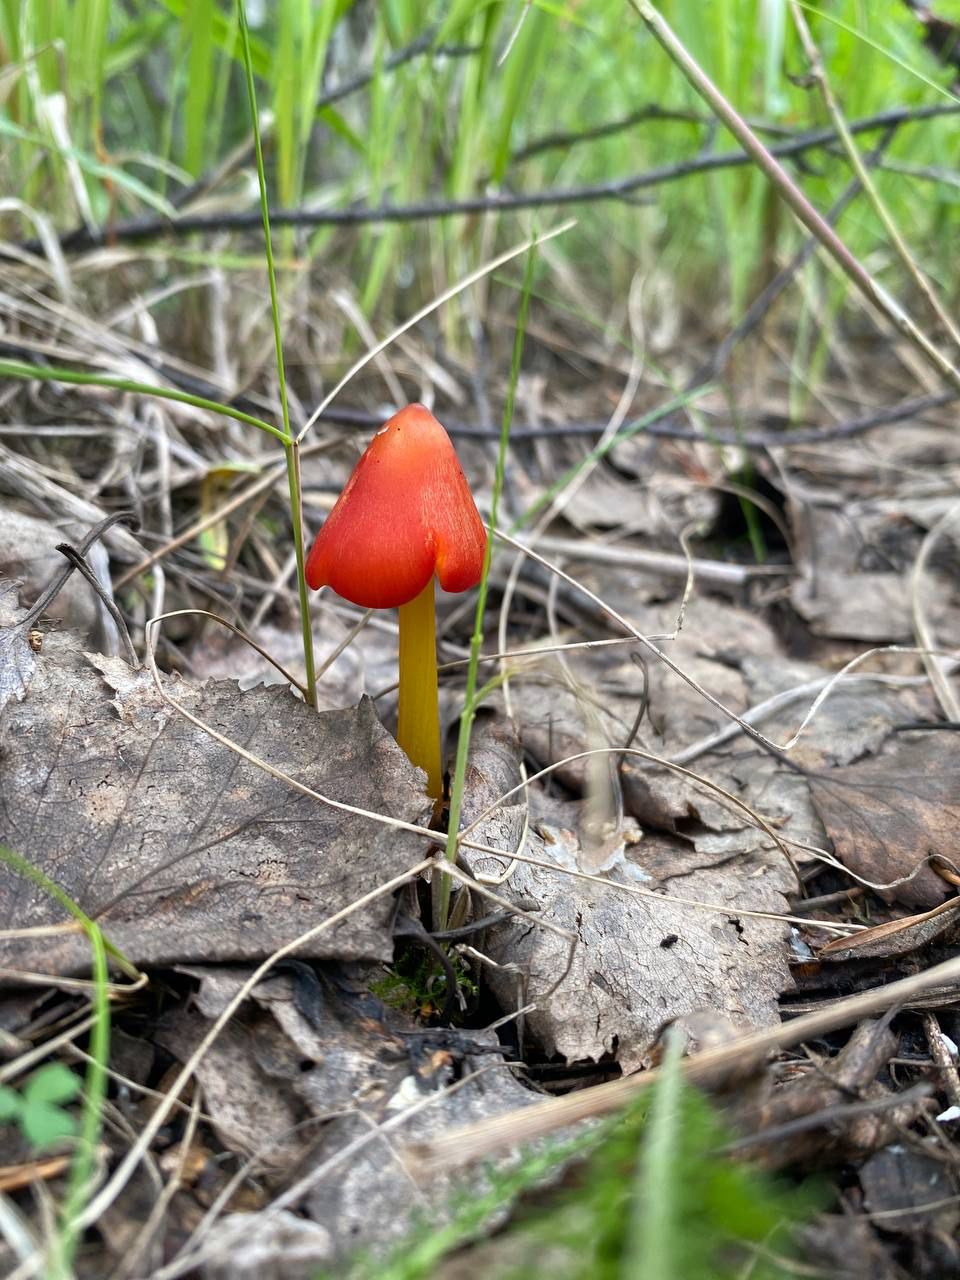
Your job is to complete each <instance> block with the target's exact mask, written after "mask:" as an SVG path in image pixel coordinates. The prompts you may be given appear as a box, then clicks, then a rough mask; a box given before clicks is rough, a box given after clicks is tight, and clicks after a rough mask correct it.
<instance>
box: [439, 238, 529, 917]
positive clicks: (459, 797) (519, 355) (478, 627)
mask: <svg viewBox="0 0 960 1280" xmlns="http://www.w3.org/2000/svg"><path fill="white" fill-rule="evenodd" d="M536 262H537V250H536V246H534V245H531V247H530V249H529V252H528V254H527V261H526V266H525V268H524V273H523V288H522V291H521V294H520V310H519V312H518V314H517V324H516V328H515V330H514V335H513V355H512V357H511V360H510V379H509V382H508V384H507V396H506V400H505V402H504V406H503V418H502V420H501V424H500V443H499V446H498V448H497V465H496V470H495V471H494V477H493V492H492V495H491V498H490V523H489V524H488V526H487V545H486V548H485V550H484V553H483V572H482V574H481V576H480V586H479V588H478V589H477V609H476V614H475V617H474V626H473V635H472V636H471V638H470V661H469V663H468V664H467V679H466V688H465V690H464V695H463V711H462V712H461V715H460V735H459V737H458V738H457V756H456V763H455V764H454V770H453V781H452V783H451V786H450V818H449V823H448V826H447V847H446V857H447V860H448V861H449V862H453V861H455V860H456V856H457V836H458V834H459V831H460V812H461V810H462V808H463V789H464V786H465V785H466V778H467V758H468V756H469V754H470V734H471V730H472V728H473V721H474V718H475V716H476V714H477V705H478V703H477V697H476V689H477V667H478V665H479V660H480V649H481V647H482V645H483V619H484V614H485V612H486V608H487V582H488V579H489V577H490V563H491V561H492V559H493V540H494V538H495V537H496V534H497V518H498V516H499V513H500V495H501V493H502V492H503V481H504V476H505V474H506V465H507V449H508V447H509V445H510V427H511V424H512V422H513V406H514V403H515V401H516V397H517V384H518V383H519V381H520V365H521V361H522V359H523V344H524V338H525V336H526V332H527V316H528V314H529V310H530V297H531V295H532V293H533V277H534V270H535V267H536ZM437 879H438V880H439V887H438V889H437V895H436V898H435V903H436V909H435V911H434V925H433V927H434V929H445V928H446V927H447V915H448V913H449V910H450V880H449V878H448V877H447V876H438V877H437Z"/></svg>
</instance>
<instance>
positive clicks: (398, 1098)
mask: <svg viewBox="0 0 960 1280" xmlns="http://www.w3.org/2000/svg"><path fill="white" fill-rule="evenodd" d="M293 968H294V972H292V973H280V974H277V975H275V976H271V977H269V978H268V979H267V980H266V981H264V982H262V983H260V984H259V985H258V986H257V987H256V988H255V989H254V992H253V995H252V997H251V998H250V999H249V1000H247V1001H246V1002H245V1003H244V1005H243V1006H242V1008H241V1010H240V1011H239V1013H238V1014H237V1015H236V1016H235V1018H234V1020H233V1022H232V1023H231V1029H232V1035H231V1037H230V1039H229V1041H225V1040H221V1043H222V1044H223V1046H224V1048H223V1050H222V1052H221V1054H220V1055H219V1056H217V1055H215V1056H214V1057H213V1058H209V1057H208V1058H207V1059H206V1060H205V1062H202V1063H201V1064H200V1066H199V1068H198V1076H199V1079H200V1081H201V1084H202V1087H203V1104H204V1110H205V1112H206V1113H207V1114H209V1115H210V1116H211V1118H212V1120H213V1122H214V1127H215V1129H216V1131H217V1134H218V1136H219V1137H220V1139H221V1141H223V1142H224V1144H225V1145H226V1146H227V1148H228V1150H232V1151H238V1152H241V1153H242V1154H244V1155H252V1154H256V1155H257V1156H259V1163H258V1170H259V1172H260V1176H266V1177H268V1178H269V1179H270V1180H271V1181H275V1180H276V1181H281V1180H282V1173H283V1172H286V1173H287V1174H289V1173H290V1172H291V1170H292V1169H293V1167H294V1166H295V1165H296V1168H297V1172H298V1175H304V1174H307V1175H309V1174H310V1172H311V1171H312V1172H313V1174H314V1177H313V1179H312V1180H311V1186H310V1187H309V1189H308V1190H306V1191H305V1192H304V1196H303V1199H304V1200H305V1202H306V1204H307V1206H308V1209H309V1213H310V1217H311V1218H312V1219H313V1221H314V1222H316V1223H318V1224H320V1226H322V1227H323V1228H324V1229H325V1230H326V1231H327V1232H328V1233H329V1238H330V1241H331V1250H332V1252H334V1253H335V1254H336V1255H337V1256H338V1257H340V1258H342V1257H343V1256H344V1255H345V1254H347V1253H349V1252H350V1251H351V1250H352V1249H353V1248H354V1247H355V1245H356V1241H357V1238H358V1236H359V1235H360V1233H361V1232H362V1238H363V1240H364V1241H365V1242H366V1243H367V1244H376V1243H380V1242H384V1241H389V1240H396V1239H398V1238H400V1237H401V1236H402V1235H403V1234H404V1232H405V1231H406V1230H407V1229H408V1226H409V1223H410V1218H411V1216H412V1215H422V1213H423V1212H424V1210H427V1209H429V1212H430V1214H431V1218H432V1220H433V1221H434V1223H435V1224H436V1223H439V1222H440V1221H442V1220H443V1219H444V1215H445V1214H446V1213H447V1212H449V1208H450V1206H449V1193H450V1184H449V1182H448V1181H447V1180H445V1179H441V1180H439V1181H433V1182H431V1183H430V1184H429V1185H426V1186H423V1187H419V1186H417V1184H415V1183H413V1182H412V1181H411V1179H410V1176H409V1174H408V1173H407V1171H406V1169H405V1168H404V1167H403V1166H402V1165H401V1163H400V1160H399V1157H398V1156H395V1155H394V1151H395V1146H394V1142H393V1141H392V1140H391V1134H396V1137H397V1139H398V1140H399V1139H400V1138H402V1139H404V1140H405V1141H406V1140H424V1139H427V1138H430V1137H433V1136H435V1135H436V1134H437V1133H439V1132H442V1131H443V1130H445V1129H447V1128H449V1127H451V1126H452V1125H455V1124H462V1123H468V1122H471V1121H480V1120H483V1119H485V1118H487V1117H490V1116H494V1115H499V1114H500V1113H502V1112H504V1111H509V1110H511V1109H513V1108H516V1107H521V1106H524V1105H527V1104H529V1103H530V1102H533V1101H535V1100H536V1095H535V1094H534V1093H532V1092H531V1091H530V1090H529V1089H526V1088H524V1087H523V1085H522V1084H520V1083H519V1081H518V1080H516V1079H515V1078H514V1076H513V1074H512V1073H511V1072H510V1071H509V1070H508V1069H507V1068H506V1066H505V1064H504V1060H503V1055H502V1052H501V1050H500V1046H499V1044H498V1042H497V1038H496V1036H495V1034H494V1033H493V1032H487V1031H463V1032H458V1031H456V1030H452V1031H448V1030H445V1029H443V1028H438V1029H435V1030H431V1029H429V1028H424V1027H419V1026H416V1025H415V1024H413V1023H411V1022H410V1021H409V1020H408V1019H406V1018H405V1017H404V1016H403V1015H402V1014H400V1013H398V1012H396V1011H394V1010H390V1009H388V1008H386V1007H385V1006H383V1005H382V1004H380V1002H379V1001H377V1000H376V999H374V998H372V997H371V996H370V995H369V994H368V993H367V992H366V991H365V990H363V989H362V988H361V987H359V986H357V985H356V984H354V983H351V982H350V981H349V979H348V976H347V974H346V972H345V970H344V969H343V968H342V967H341V966H338V965H333V964H331V965H325V966H318V967H316V968H315V967H313V966H311V967H309V968H308V966H306V965H301V966H296V965H294V966H293ZM187 972H189V973H190V974H191V975H192V976H193V977H196V978H197V979H199V981H200V989H199V991H198V993H197V997H196V1006H195V1008H193V1009H190V1008H187V1007H186V1006H183V1005H180V1006H178V1007H177V1009H176V1010H175V1011H174V1012H173V1014H172V1016H171V1017H170V1018H169V1019H168V1020H166V1022H165V1023H164V1025H163V1026H162V1027H161V1029H160V1035H159V1039H160V1040H161V1042H162V1043H163V1044H164V1045H165V1046H166V1047H167V1048H169V1049H170V1050H171V1052H173V1053H174V1054H175V1055H176V1056H177V1057H178V1058H179V1059H180V1060H181V1061H182V1060H184V1059H185V1058H186V1057H187V1056H188V1055H189V1053H190V1052H191V1050H192V1049H193V1047H194V1045H195V1044H196V1042H197V1041H198V1040H199V1038H200V1037H201V1036H202V1035H203V1033H204V1032H205V1031H206V1030H207V1026H208V1023H207V1019H210V1018H213V1017H215V1016H216V1015H217V1014H219V1013H220V1012H221V1011H222V1009H223V1007H224V1005H225V1003H226V1002H227V1001H228V1000H229V999H230V998H231V997H232V996H233V995H234V994H235V992H236V991H237V989H238V988H239V986H240V984H241V983H242V982H243V981H244V980H245V979H246V977H247V976H248V974H247V972H246V971H244V970H241V969H238V968H230V969H203V968H191V969H188V970H187ZM198 1014H199V1017H198ZM215 1048H216V1046H215ZM474 1073H476V1076H475V1078H471V1077H472V1076H473V1074H474ZM454 1082H458V1083H457V1088H456V1090H455V1091H453V1092H448V1090H447V1086H450V1085H452V1084H454ZM383 1125H388V1126H389V1127H388V1128H387V1129H386V1130H383V1131H381V1132H378V1128H377V1126H383ZM351 1144H355V1145H353V1146H352V1145H351ZM298 1161H299V1163H298ZM477 1176H478V1178H479V1179H481V1180H482V1179H483V1177H484V1174H483V1173H482V1172H480V1173H479V1174H478V1175H477ZM227 1242H228V1241H227V1237H224V1241H223V1243H224V1244H225V1245H226V1244H227ZM242 1274H245V1273H242ZM284 1274H286V1273H284Z"/></svg>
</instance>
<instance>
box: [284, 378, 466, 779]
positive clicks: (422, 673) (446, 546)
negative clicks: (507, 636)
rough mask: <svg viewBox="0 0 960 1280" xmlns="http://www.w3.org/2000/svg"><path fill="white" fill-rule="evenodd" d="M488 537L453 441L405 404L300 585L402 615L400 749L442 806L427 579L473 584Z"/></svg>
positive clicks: (321, 536)
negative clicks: (329, 590) (424, 777)
mask: <svg viewBox="0 0 960 1280" xmlns="http://www.w3.org/2000/svg"><path fill="white" fill-rule="evenodd" d="M486 541H487V533H486V529H485V528H484V525H483V521H482V520H481V519H480V513H479V512H478V511H477V506H476V503H475V502H474V500H473V495H472V494H471V493H470V488H469V486H468V484H467V481H466V478H465V476H464V474H463V471H462V469H461V467H460V463H459V461H458V459H457V455H456V452H455V450H454V447H453V444H452V443H451V441H450V437H449V436H448V435H447V433H446V431H445V430H444V429H443V427H442V426H441V425H440V423H439V422H438V421H437V420H436V418H435V417H434V416H433V414H432V413H430V411H429V410H428V409H425V408H424V406H423V405H422V404H411V405H408V406H407V407H406V408H405V409H401V410H400V412H399V413H398V414H395V415H394V417H392V418H391V419H390V421H389V422H388V423H386V425H385V426H383V427H382V428H381V429H380V430H379V431H378V432H377V434H376V435H375V436H374V438H373V439H372V440H371V442H370V444H369V445H368V446H367V449H366V452H365V453H364V454H363V457H362V458H361V459H360V461H359V462H358V463H357V465H356V467H355V468H354V471H353V474H352V475H351V477H350V479H349V480H348V481H347V485H346V488H345V489H344V490H343V492H342V493H341V495H340V497H339V498H338V499H337V502H336V505H335V506H334V508H333V510H332V511H331V512H330V514H329V516H328V517H327V519H326V521H325V522H324V524H323V527H322V528H321V530H320V532H319V533H318V534H317V538H316V541H315V542H314V544H313V549H312V550H311V552H310V555H309V556H308V558H307V565H306V576H307V583H308V584H309V585H310V586H311V587H313V588H314V589H315V590H316V588H318V587H323V586H329V587H332V588H333V590H334V591H336V593H337V594H338V595H340V596H343V598H344V599H345V600H350V601H351V602H352V603H353V604H358V605H362V606H363V607H364V608H368V609H369V608H372V609H390V608H394V607H397V608H399V611H400V699H399V708H398V716H397V741H398V742H399V743H400V746H401V747H403V749H404V751H405V752H406V753H407V755H408V756H409V758H410V759H411V760H412V761H413V763H414V764H416V765H419V766H420V768H421V769H423V770H424V771H425V773H426V775H427V791H428V793H429V794H430V795H431V796H432V797H433V798H434V799H435V800H438V799H440V796H441V792H442V787H443V773H442V766H441V757H440V713H439V705H438V699H437V641H436V622H435V613H434V585H433V580H434V577H436V578H437V580H438V581H439V583H440V586H441V587H442V588H443V589H444V591H466V590H467V589H468V588H469V587H474V586H476V584H477V583H478V582H479V581H480V575H481V573H482V571H483V556H484V551H485V549H486Z"/></svg>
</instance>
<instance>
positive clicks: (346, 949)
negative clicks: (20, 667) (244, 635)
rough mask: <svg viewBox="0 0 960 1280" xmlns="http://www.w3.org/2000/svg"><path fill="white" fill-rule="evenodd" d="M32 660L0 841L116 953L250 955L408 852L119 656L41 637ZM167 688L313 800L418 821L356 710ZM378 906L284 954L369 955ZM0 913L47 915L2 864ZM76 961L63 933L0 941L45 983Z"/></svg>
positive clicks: (375, 879) (410, 843) (8, 732)
mask: <svg viewBox="0 0 960 1280" xmlns="http://www.w3.org/2000/svg"><path fill="white" fill-rule="evenodd" d="M94 662H97V663H98V665H99V666H100V670H96V669H95V667H94V665H93V664H94ZM36 664H37V670H36V674H35V677H34V679H33V681H32V683H31V684H30V687H29V693H28V696H27V697H26V698H25V700H24V701H23V702H21V703H11V704H10V705H8V707H7V708H6V711H5V713H4V715H3V718H2V719H0V743H2V753H3V755H2V763H3V767H2V770H0V815H2V816H0V837H2V839H3V840H4V841H5V842H6V843H8V844H9V845H10V846H11V847H13V848H14V849H16V850H17V851H18V852H20V853H21V854H22V855H23V856H24V857H26V858H28V859H29V860H30V861H31V862H32V863H33V864H34V866H36V867H38V868H39V869H40V870H42V871H44V872H46V873H47V874H48V875H49V876H50V877H51V878H52V879H54V880H55V881H57V882H58V883H59V884H60V885H61V886H62V887H63V888H64V889H65V890H66V892H67V893H68V894H70V896H71V897H73V898H74V899H76V900H77V901H78V902H79V903H80V905H81V906H82V907H83V909H84V910H85V911H86V912H87V913H88V914H89V915H90V916H92V917H94V918H96V919H97V920H98V921H99V922H100V923H101V924H102V926H103V927H104V929H105V931H106V932H107V934H108V935H109V936H110V938H111V940H112V941H113V942H114V943H115V944H116V945H117V946H118V947H120V948H121V950H123V951H124V952H125V953H126V954H127V955H128V956H129V957H130V958H131V959H132V960H134V961H135V962H139V963H143V964H151V963H152V964H157V963H169V962H176V961H183V960H208V961H209V960H230V959H232V960H237V959H251V958H254V957H262V956H263V955H264V954H267V953H269V952H271V951H273V950H274V949H275V948H276V947H278V946H280V945H281V944H283V943H285V942H289V941H290V940H291V939H293V938H295V937H296V936H297V935H298V934H300V933H303V932H305V931H306V930H307V929H309V928H311V927H312V926H314V925H317V924H319V923H320V922H321V921H322V920H323V919H324V918H325V917H327V916H328V915H331V914H333V913H334V912H336V911H338V910H339V909H340V908H342V907H345V906H347V905H348V904H349V903H351V902H353V901H354V900H355V899H356V898H359V897H361V896H362V895H364V894H365V893H368V892H369V891H370V890H371V889H372V888H375V887H376V886H377V885H378V884H382V883H383V882H384V881H385V880H388V879H390V878H391V876H394V875H396V874H397V873H399V872H401V871H403V870H404V868H406V867H408V866H411V865H412V864H413V863H415V862H417V861H418V860H419V858H420V857H421V856H422V847H423V846H422V844H421V843H420V842H419V841H418V839H417V838H416V837H415V836H412V835H408V834H405V833H404V832H402V831H399V830H396V829H394V828H392V827H390V826H387V825H384V824H382V823H380V822H377V821H374V820H373V819H364V818H361V817H358V816H354V815H351V817H350V820H349V822H347V821H344V819H343V815H342V813H341V812H339V811H337V810H334V809H332V808H330V807H329V806H326V805H324V804H322V803H320V802H319V801H316V800H313V799H312V798H310V797H307V796H304V795H301V794H299V793H298V792H296V791H294V790H293V789H292V788H291V787H289V786H288V785H286V784H285V783H283V782H281V781H279V780H277V779H275V778H273V777H271V776H270V775H269V774H268V773H266V772H265V771H264V770H262V769H260V768H258V767H257V766H256V765H253V764H250V763H247V762H246V761H244V760H243V759H241V758H240V757H239V756H238V755H237V754H236V753H235V752H233V751H231V750H230V749H229V748H227V747H225V746H223V745H221V744H220V743H218V742H217V741H215V740H214V739H213V738H211V737H210V735H209V734H207V733H206V732H204V730H202V729H200V728H197V727H196V726H194V725H193V724H191V723H189V722H188V721H187V720H186V719H185V718H184V717H182V716H181V715H180V714H179V713H178V712H176V711H175V710H174V709H173V708H171V707H170V706H169V705H167V704H166V703H165V702H164V701H163V700H162V699H161V697H160V696H159V694H158V693H157V691H156V689H155V688H154V687H153V683H152V681H151V679H150V677H149V676H148V675H146V674H145V673H143V672H140V673H135V672H132V671H131V670H130V668H128V667H126V666H125V664H123V663H122V662H121V661H120V660H119V659H109V660H108V659H96V658H88V657H86V656H85V655H83V654H82V653H80V652H79V651H78V650H77V649H76V648H75V647H74V645H73V643H72V642H71V641H70V639H69V637H68V636H66V635H64V636H51V637H49V638H48V643H47V644H46V645H45V646H44V649H43V652H42V654H40V655H37V657H36ZM108 683H109V684H111V685H112V686H113V689H114V691H115V694H114V696H113V697H111V689H110V688H108ZM170 687H171V688H172V691H173V694H174V696H175V697H176V698H177V699H178V700H179V701H180V702H182V703H183V704H184V706H186V707H187V708H189V710H190V711H192V712H193V714H194V715H196V716H198V717H199V718H200V719H201V720H203V721H204V722H205V723H207V724H209V725H211V726H212V727H213V728H214V729H216V730H217V732H219V733H221V734H223V735H224V736H226V737H227V738H229V739H231V740H232V741H234V742H237V743H239V744H240V746H242V747H244V748H245V749H246V750H248V751H250V752H253V753H255V754H256V755H257V756H259V757H260V758H262V759H263V760H265V761H267V762H268V763H270V764H271V765H273V766H274V767H275V768H277V769H279V770H282V771H283V772H285V773H288V774H290V775H292V776H293V777H294V778H296V779H298V780H299V781H301V782H302V783H304V784H306V785H307V786H309V787H311V788H313V789H315V790H317V791H319V792H320V793H321V794H323V795H325V796H329V797H331V798H332V799H335V800H338V801H341V802H345V803H348V804H351V805H356V806H358V807H360V808H363V809H366V810H370V811H372V812H374V813H378V814H385V815H391V816H394V817H396V818H400V819H403V820H405V821H407V822H415V823H420V822H422V821H424V820H425V819H427V818H428V817H429V814H430V804H429V802H428V801H426V800H425V798H424V795H423V792H422V788H421V785H420V781H419V775H418V774H417V773H416V771H415V770H414V769H413V766H412V765H410V763H409V762H408V761H407V759H406V757H405V756H404V755H403V753H402V752H401V751H400V749H399V747H398V746H397V745H396V743H395V742H394V741H393V739H392V738H391V737H390V735H389V734H388V733H387V732H386V730H385V729H384V728H383V727H382V726H381V724H380V722H379V721H378V719H377V716H376V712H375V711H374V709H373V706H372V704H371V703H370V702H368V701H364V702H362V703H361V704H360V705H359V706H358V707H356V708H351V709H349V710H345V711H338V712H326V713H323V714H320V715H317V714H315V713H314V712H313V711H311V710H310V709H309V708H308V707H306V706H305V705H304V704H303V703H302V702H300V701H299V700H298V699H296V698H295V697H294V696H293V695H292V694H291V693H290V692H289V691H288V690H286V689H282V688H272V689H254V690H251V691H249V692H247V693H241V692H240V691H239V689H238V688H237V686H236V684H234V683H233V682H228V681H223V682H211V683H210V684H208V685H205V686H203V687H191V686H189V685H186V684H184V683H182V682H178V681H172V682H171V684H170ZM390 911H391V904H390V902H389V901H388V900H383V901H379V902H377V903H374V904H373V905H371V906H370V907H368V908H366V909H364V910H362V911H360V912H358V913H356V914H354V915H352V916H350V917H349V918H348V919H347V920H346V921H344V922H343V923H342V924H340V925H338V926H337V927H336V928H335V929H333V930H330V931H329V932H326V933H323V934H321V935H320V936H319V937H318V938H317V939H316V940H315V941H314V942H313V943H311V944H310V945H308V946H307V947H305V948H304V954H306V955H310V956H325V955H336V956H339V957H347V958H349V957H358V956H365V957H384V958H386V957H389V956H390V955H391V954H392V944H391V940H390V930H389V928H388V919H389V915H390ZM0 916H2V918H3V919H5V920H7V921H9V922H15V923H16V925H17V926H19V927H22V928H26V927H28V926H36V925H44V924H52V923H57V922H60V921H62V919H63V913H62V910H61V909H60V908H59V907H58V906H56V905H55V904H54V903H52V902H51V901H50V899H49V898H48V897H47V895H46V894H44V893H43V892H42V891H41V890H39V889H38V888H37V887H36V886H34V885H32V884H30V883H27V882H25V881H23V880H21V879H19V878H17V877H16V876H15V875H14V874H13V873H12V872H10V871H9V870H6V869H4V870H3V871H2V872H0ZM88 959H89V957H88V948H87V944H86V940H85V938H84V936H83V935H82V934H80V933H78V932H75V931H72V930H67V931H65V932H63V933H57V934H54V935H53V936H51V937H40V938H38V937H31V936H26V937H21V938H18V939H15V940H8V941H5V942H4V943H3V944H2V946H0V964H2V965H4V966H6V967H9V968H14V969H34V970H37V971H40V972H46V973H65V972H68V971H70V970H75V969H77V968H78V967H82V966H85V965H86V964H87V963H88Z"/></svg>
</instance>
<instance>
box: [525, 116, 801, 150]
mask: <svg viewBox="0 0 960 1280" xmlns="http://www.w3.org/2000/svg"><path fill="white" fill-rule="evenodd" d="M647 121H656V122H658V123H659V122H664V123H676V124H700V125H712V124H715V123H716V121H715V119H714V117H713V116H711V115H708V114H707V113H706V112H703V111H684V110H680V109H678V108H675V107H661V106H658V105H657V103H650V104H648V105H647V106H645V107H638V108H637V110H636V111H631V112H630V114H629V115H626V116H622V117H621V118H620V119H619V120H607V121H605V122H604V123H603V124H595V125H592V126H591V127H590V128H588V129H581V130H579V131H577V130H573V129H571V130H569V131H568V132H563V133H545V134H544V135H543V136H542V137H540V138H534V140H533V141H532V142H528V143H527V145H526V146H525V147H520V149H519V150H517V151H514V152H513V154H512V155H511V156H510V163H511V164H521V163H522V162H523V161H524V160H531V159H532V158H533V157H534V156H539V155H542V154H543V152H545V151H559V150H562V149H567V148H570V147H575V146H577V145H578V144H579V143H581V142H595V141H597V139H599V138H609V137H612V136H613V135H614V134H617V133H624V132H625V131H626V130H627V129H632V128H633V127H634V126H635V125H638V124H644V123H646V122H647ZM751 124H752V126H753V128H754V129H756V130H757V132H758V133H768V134H773V135H774V136H775V137H780V138H789V137H790V134H791V132H792V130H790V129H788V128H786V127H785V126H784V125H776V124H766V123H765V122H764V121H762V120H753V121H751Z"/></svg>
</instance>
